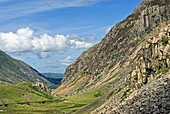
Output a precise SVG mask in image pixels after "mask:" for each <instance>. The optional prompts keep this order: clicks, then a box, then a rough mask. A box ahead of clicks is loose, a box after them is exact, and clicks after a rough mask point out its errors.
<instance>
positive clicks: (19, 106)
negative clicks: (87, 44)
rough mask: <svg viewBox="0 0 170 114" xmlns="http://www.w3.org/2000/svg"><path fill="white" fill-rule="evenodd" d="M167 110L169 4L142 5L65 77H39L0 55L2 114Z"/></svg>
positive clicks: (146, 1) (149, 0) (150, 0)
mask: <svg viewBox="0 0 170 114" xmlns="http://www.w3.org/2000/svg"><path fill="white" fill-rule="evenodd" d="M70 58H71V57H68V58H67V59H65V60H64V61H66V63H70V60H69V59H70ZM60 62H63V61H61V60H60ZM49 63H50V61H49ZM169 107H170V0H142V1H141V3H140V4H139V6H138V7H137V8H135V9H134V11H133V13H132V14H131V15H129V16H128V17H127V18H126V19H124V20H123V21H121V22H119V23H117V24H115V25H114V26H113V27H112V28H111V29H110V31H109V32H108V33H107V34H106V36H105V37H104V38H103V39H102V41H101V42H100V43H98V44H96V45H94V46H93V47H91V48H89V49H88V50H86V51H84V52H83V53H82V54H81V55H80V56H79V57H78V58H77V59H76V60H75V61H74V62H73V63H72V64H71V65H69V66H68V67H67V68H66V71H65V73H64V74H60V73H42V74H41V73H39V72H38V71H37V70H35V69H34V68H32V67H31V66H29V65H27V64H26V63H24V62H22V61H20V60H16V59H14V58H12V57H10V56H9V55H7V54H6V53H5V52H2V51H0V113H9V114H20V113H21V114H22V113H28V114H41V113H42V114H55V113H56V114H146V113H156V114H168V113H169V112H170V108H169Z"/></svg>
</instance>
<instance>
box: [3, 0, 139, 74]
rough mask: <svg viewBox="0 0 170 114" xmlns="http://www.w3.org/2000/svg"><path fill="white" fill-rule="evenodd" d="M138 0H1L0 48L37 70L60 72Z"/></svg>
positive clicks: (130, 11) (100, 37) (97, 40)
mask: <svg viewBox="0 0 170 114" xmlns="http://www.w3.org/2000/svg"><path fill="white" fill-rule="evenodd" d="M140 1H141V0H0V41H1V42H0V50H3V51H5V52H6V53H8V54H9V55H11V56H12V57H14V58H16V59H19V60H22V61H24V62H26V63H28V64H29V65H31V66H32V67H34V68H35V69H37V70H38V71H39V72H42V73H44V72H54V73H55V72H56V73H64V71H65V69H66V67H67V66H68V65H70V64H71V63H73V62H74V61H75V60H76V58H77V57H78V56H80V54H81V53H82V52H83V51H85V50H87V49H88V48H89V47H91V46H93V45H95V44H97V43H99V42H100V41H101V39H102V38H103V37H104V36H105V35H106V34H107V32H108V30H109V29H110V28H111V27H113V25H114V24H116V23H117V22H120V21H122V20H123V19H124V18H126V17H127V16H128V15H130V14H131V13H132V12H133V10H134V8H135V7H137V6H138V5H139V3H140Z"/></svg>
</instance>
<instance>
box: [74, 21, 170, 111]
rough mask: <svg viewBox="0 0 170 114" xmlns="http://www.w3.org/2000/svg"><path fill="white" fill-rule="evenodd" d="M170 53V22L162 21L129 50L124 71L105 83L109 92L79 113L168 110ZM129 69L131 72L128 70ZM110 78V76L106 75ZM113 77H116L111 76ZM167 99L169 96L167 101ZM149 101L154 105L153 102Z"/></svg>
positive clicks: (169, 99)
mask: <svg viewBox="0 0 170 114" xmlns="http://www.w3.org/2000/svg"><path fill="white" fill-rule="evenodd" d="M155 54H156V55H155ZM169 55H170V21H168V22H165V23H162V24H161V25H160V26H159V27H157V28H156V29H155V30H153V31H152V32H151V34H149V35H148V36H147V37H146V38H145V39H144V41H143V42H142V43H141V44H139V45H138V46H137V47H136V48H135V50H132V51H130V52H129V53H127V56H125V59H126V60H127V61H129V62H125V63H124V65H123V66H124V67H121V68H120V69H119V71H118V72H120V74H116V76H114V77H113V79H112V78H111V79H109V80H110V81H109V83H107V84H105V86H108V85H110V87H108V89H107V90H106V92H105V93H104V94H103V95H102V96H101V97H100V98H99V99H97V100H96V101H94V102H93V103H91V104H90V105H88V106H86V107H85V108H83V109H82V110H80V111H78V112H77V113H78V114H81V113H87V112H91V111H93V112H92V114H94V113H108V114H110V113H113V112H115V113H123V114H124V113H125V114H126V113H127V114H128V113H130V112H132V111H133V113H140V112H143V113H148V112H150V111H151V112H157V113H162V112H167V111H168V110H169V109H167V106H168V102H169V101H170V98H168V96H169V85H170V82H169V80H170V66H169V65H170V62H169V59H170V56H169ZM155 56H156V57H155ZM123 61H124V60H123ZM128 64H129V65H128ZM134 65H135V67H134ZM118 67H119V65H118ZM155 68H156V69H155ZM127 70H129V72H126V71H127ZM112 72H113V73H114V72H115V71H112ZM118 72H117V73H118ZM122 72H124V73H122ZM109 74H112V73H109ZM122 74H125V75H122ZM107 77H108V75H106V77H105V78H107ZM110 77H112V76H111V75H110ZM115 77H116V78H117V79H118V80H117V79H116V78H115ZM114 78H115V79H114ZM98 83H99V82H98ZM96 88H97V87H96ZM131 94H132V95H131ZM155 95H157V97H155ZM155 98H156V99H159V101H157V100H155ZM164 98H167V99H166V100H164ZM129 99H131V100H129ZM150 100H151V101H150ZM151 102H152V103H151ZM149 103H151V104H152V105H149ZM130 104H131V105H130ZM160 104H164V105H160ZM148 105H149V106H150V107H148ZM160 106H161V107H160ZM98 107H99V108H98ZM146 107H148V108H146ZM155 107H159V109H160V110H156V109H155ZM96 108H97V109H96Z"/></svg>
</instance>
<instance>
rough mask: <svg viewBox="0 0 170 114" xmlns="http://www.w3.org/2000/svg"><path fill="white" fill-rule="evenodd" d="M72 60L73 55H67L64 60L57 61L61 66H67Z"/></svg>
mask: <svg viewBox="0 0 170 114" xmlns="http://www.w3.org/2000/svg"><path fill="white" fill-rule="evenodd" d="M73 60H74V57H71V56H68V57H67V58H65V59H64V60H59V62H60V63H61V65H63V66H69V65H70V64H71V63H72V62H73Z"/></svg>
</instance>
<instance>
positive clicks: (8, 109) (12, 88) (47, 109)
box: [0, 83, 104, 114]
mask: <svg viewBox="0 0 170 114" xmlns="http://www.w3.org/2000/svg"><path fill="white" fill-rule="evenodd" d="M102 89H104V88H102ZM102 89H99V90H94V91H91V92H85V93H83V94H76V95H73V96H70V97H65V98H63V99H59V98H58V97H55V96H52V95H49V94H46V93H44V92H42V91H40V90H39V89H38V88H37V87H34V86H32V83H21V84H17V85H5V84H3V85H0V104H8V103H9V104H8V106H4V105H3V106H1V107H0V113H15V114H22V113H26V114H29V113H34V114H35V113H37V114H38V113H45V114H46V113H47V114H48V113H59V114H60V113H63V112H65V113H72V112H74V111H76V110H78V109H81V108H83V107H84V106H86V105H88V104H90V103H91V102H93V101H94V100H96V99H98V98H99V97H100V96H101V94H102ZM56 99H58V101H53V100H56ZM34 101H48V102H46V103H44V104H42V103H28V104H22V105H21V104H18V103H22V102H34ZM10 103H13V104H10Z"/></svg>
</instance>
